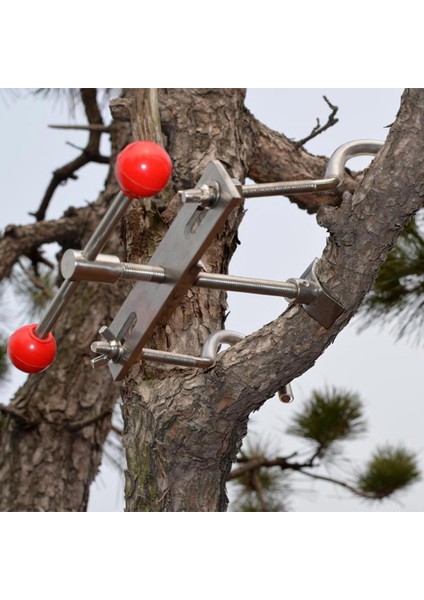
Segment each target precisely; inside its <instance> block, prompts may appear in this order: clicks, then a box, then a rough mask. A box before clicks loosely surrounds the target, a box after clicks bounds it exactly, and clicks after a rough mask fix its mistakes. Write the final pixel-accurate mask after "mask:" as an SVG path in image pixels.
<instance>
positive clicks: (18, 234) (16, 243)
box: [0, 205, 104, 281]
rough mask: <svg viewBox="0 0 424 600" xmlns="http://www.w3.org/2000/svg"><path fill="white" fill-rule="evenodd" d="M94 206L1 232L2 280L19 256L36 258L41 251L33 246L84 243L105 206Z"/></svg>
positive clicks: (76, 244)
mask: <svg viewBox="0 0 424 600" xmlns="http://www.w3.org/2000/svg"><path fill="white" fill-rule="evenodd" d="M95 206H96V205H91V206H84V207H82V208H78V209H74V208H70V209H68V210H67V211H66V212H65V215H64V216H63V217H61V218H60V219H55V220H51V221H39V222H37V223H31V224H29V225H9V226H8V227H6V229H5V231H4V234H3V236H0V281H1V280H2V279H3V278H4V277H8V276H9V275H10V273H11V270H12V267H13V265H14V264H15V263H16V262H17V260H18V259H19V257H20V256H24V255H25V256H28V257H29V258H30V259H31V260H32V259H33V258H34V259H35V258H36V257H37V256H38V251H37V252H36V254H35V255H34V249H38V247H39V246H41V245H42V244H50V243H52V242H57V243H58V244H60V245H62V246H64V247H70V245H72V246H73V247H78V246H79V245H81V242H82V239H83V237H84V235H85V233H86V230H87V227H89V224H90V222H91V221H92V219H93V217H94V218H98V215H97V213H98V212H100V210H101V211H102V212H103V210H104V208H103V206H101V205H100V209H99V210H97V209H96V208H95ZM43 262H45V261H43ZM47 262H49V261H47ZM50 265H51V263H50Z"/></svg>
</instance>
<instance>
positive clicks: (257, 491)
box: [231, 438, 290, 512]
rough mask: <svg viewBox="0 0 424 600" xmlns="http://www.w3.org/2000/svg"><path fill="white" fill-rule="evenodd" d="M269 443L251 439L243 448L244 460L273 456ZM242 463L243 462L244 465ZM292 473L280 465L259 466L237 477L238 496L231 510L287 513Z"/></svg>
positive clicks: (235, 486)
mask: <svg viewBox="0 0 424 600" xmlns="http://www.w3.org/2000/svg"><path fill="white" fill-rule="evenodd" d="M273 454H274V452H273V449H272V448H271V445H270V444H269V443H266V442H264V441H263V440H262V441H261V442H252V439H251V438H250V439H248V441H247V443H246V444H245V446H244V447H243V451H242V455H241V456H242V459H243V462H249V461H251V460H254V459H256V458H265V457H267V456H268V457H269V456H273ZM243 462H242V463H241V464H243ZM288 479H289V474H288V473H287V472H286V471H282V470H281V469H280V468H279V467H273V468H268V467H259V468H257V469H254V470H252V471H249V472H247V473H244V474H243V475H241V476H240V477H238V478H237V479H236V480H234V482H232V485H234V489H235V491H236V497H235V499H234V502H232V504H231V510H232V511H236V512H286V511H288V510H289V506H288V502H287V497H288V495H289V493H290V485H289V481H288Z"/></svg>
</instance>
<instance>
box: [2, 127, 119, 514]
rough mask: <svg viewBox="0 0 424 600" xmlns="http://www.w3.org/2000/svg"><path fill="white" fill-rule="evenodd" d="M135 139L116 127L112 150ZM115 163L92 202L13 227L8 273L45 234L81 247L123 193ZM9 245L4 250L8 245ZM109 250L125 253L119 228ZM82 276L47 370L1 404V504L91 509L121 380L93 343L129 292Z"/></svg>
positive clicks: (9, 507) (19, 508)
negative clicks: (97, 363)
mask: <svg viewBox="0 0 424 600" xmlns="http://www.w3.org/2000/svg"><path fill="white" fill-rule="evenodd" d="M129 141H131V137H130V128H129V126H128V124H126V123H116V124H115V125H114V127H113V129H112V156H116V153H117V152H118V151H119V150H120V149H121V148H122V147H123V146H124V145H126V144H127V143H128V142H129ZM117 191H118V188H117V185H116V182H115V180H114V177H113V170H111V172H110V173H109V175H108V178H107V181H106V187H105V190H104V192H103V193H102V195H101V197H100V198H99V200H98V201H97V202H96V204H95V205H94V206H92V207H88V208H83V209H80V210H78V211H75V209H72V210H71V211H69V213H66V214H65V216H64V218H62V219H59V220H58V221H56V222H51V223H50V224H49V223H40V224H39V226H38V227H37V225H38V224H36V225H30V226H28V227H27V228H25V227H16V228H9V230H8V231H7V234H6V235H5V238H4V240H3V241H4V244H0V248H1V251H0V254H1V255H2V256H3V257H4V260H3V261H2V265H3V269H4V271H3V273H4V274H6V275H7V274H8V272H9V271H10V268H11V266H12V265H13V261H14V259H15V257H16V256H19V255H20V254H21V253H24V252H25V250H26V249H27V248H28V247H31V246H32V245H34V243H35V242H37V241H38V240H42V241H52V240H51V238H50V236H54V237H53V238H52V239H59V240H60V243H61V244H62V245H63V247H64V248H65V249H66V248H67V247H71V248H81V247H83V246H84V244H85V242H86V240H87V239H88V237H89V236H90V235H91V232H92V231H93V230H94V228H95V227H96V225H97V223H98V221H99V219H100V218H101V215H102V214H103V213H104V211H105V206H107V204H108V203H109V202H110V200H111V198H112V197H113V196H114V195H115V194H116V193H117ZM3 251H4V252H3ZM107 251H108V252H110V253H113V254H121V256H122V249H121V244H120V242H119V232H116V233H115V234H114V235H113V236H112V238H111V239H110V241H109V242H108V245H107ZM105 292H106V290H105V288H104V287H103V288H102V287H99V286H98V285H92V284H82V285H81V286H80V287H79V289H78V291H77V293H76V294H75V296H74V297H73V298H72V301H71V303H70V305H69V307H68V308H67V310H66V311H65V312H64V314H63V316H62V317H61V319H60V321H59V323H58V326H57V327H56V328H55V338H56V341H57V345H58V353H57V358H56V361H55V363H54V364H53V365H52V367H50V369H48V370H47V371H45V372H43V373H38V374H36V375H31V376H30V377H29V378H28V380H27V381H26V383H25V384H24V385H23V386H22V387H21V388H20V389H19V390H18V392H17V393H16V395H15V398H14V399H13V401H12V402H11V403H10V404H9V405H8V406H7V407H6V408H4V409H3V411H2V412H0V490H1V493H0V510H1V511H84V510H86V508H87V502H88V495H89V488H90V485H91V483H92V481H93V480H94V478H95V476H96V474H97V471H98V467H99V465H100V462H101V458H102V451H103V444H104V442H105V439H106V436H107V434H108V432H109V430H110V424H111V415H112V411H113V407H114V405H115V402H116V400H117V398H118V396H119V388H118V386H117V385H115V384H113V383H112V382H111V381H110V378H108V377H107V376H106V373H105V372H99V371H93V370H92V369H91V367H90V363H89V360H90V358H92V355H91V353H90V343H91V342H92V340H93V338H94V337H95V335H96V331H97V330H98V329H99V327H100V326H101V325H103V324H104V323H105V322H109V321H110V320H111V319H112V318H113V316H114V315H115V313H116V312H117V310H118V309H119V306H120V305H121V304H122V302H123V299H124V297H125V294H124V290H123V289H122V288H118V287H116V288H111V289H108V290H107V293H105Z"/></svg>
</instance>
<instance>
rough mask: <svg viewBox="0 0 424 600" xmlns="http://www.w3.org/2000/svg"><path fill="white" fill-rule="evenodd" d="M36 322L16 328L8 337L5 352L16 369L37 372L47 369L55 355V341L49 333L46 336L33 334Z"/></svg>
mask: <svg viewBox="0 0 424 600" xmlns="http://www.w3.org/2000/svg"><path fill="white" fill-rule="evenodd" d="M36 327H37V324H33V325H25V326H24V327H21V328H20V329H17V330H16V331H15V333H12V335H11V336H10V338H9V343H8V346H7V352H8V354H9V358H10V360H11V361H12V363H13V364H14V366H15V367H16V368H17V369H20V370H21V371H24V373H39V372H40V371H44V369H47V367H49V366H50V365H51V364H52V362H53V361H54V359H55V356H56V341H55V339H54V337H53V335H52V334H51V333H49V334H48V336H47V337H46V338H39V337H37V336H36V335H35V333H34V332H35V329H36Z"/></svg>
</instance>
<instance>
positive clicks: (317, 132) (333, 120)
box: [294, 96, 339, 148]
mask: <svg viewBox="0 0 424 600" xmlns="http://www.w3.org/2000/svg"><path fill="white" fill-rule="evenodd" d="M323 98H324V100H325V101H326V103H327V104H328V106H329V107H330V108H331V113H330V115H329V117H328V119H327V122H326V123H325V125H322V126H321V123H320V121H319V119H317V124H316V125H315V127H314V128H313V129H312V131H311V133H310V134H309V135H307V136H306V137H305V138H303V139H301V140H299V141H298V142H294V143H295V144H296V146H297V147H298V148H300V147H301V146H303V145H304V144H306V142H309V141H310V140H312V139H313V138H315V137H317V136H318V135H320V134H321V133H322V132H323V131H325V130H326V129H329V128H330V127H333V125H335V124H336V123H338V121H339V120H338V119H337V118H336V114H337V111H338V110H339V107H338V106H334V104H331V102H330V101H329V99H328V98H327V96H323Z"/></svg>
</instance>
